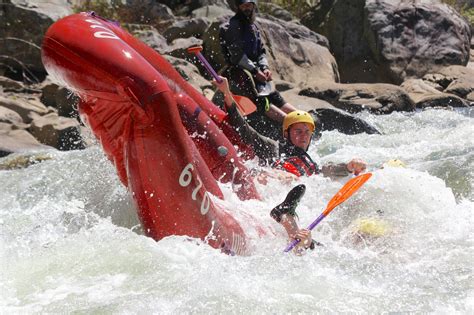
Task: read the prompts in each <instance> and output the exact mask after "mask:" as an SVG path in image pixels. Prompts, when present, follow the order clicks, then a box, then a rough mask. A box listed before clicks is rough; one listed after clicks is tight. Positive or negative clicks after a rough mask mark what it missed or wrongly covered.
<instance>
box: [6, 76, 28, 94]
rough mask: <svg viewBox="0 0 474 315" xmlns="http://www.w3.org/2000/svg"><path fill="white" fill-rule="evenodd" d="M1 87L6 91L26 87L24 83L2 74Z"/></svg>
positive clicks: (19, 89)
mask: <svg viewBox="0 0 474 315" xmlns="http://www.w3.org/2000/svg"><path fill="white" fill-rule="evenodd" d="M0 87H2V88H3V91H5V92H12V91H21V90H23V89H24V88H25V86H24V84H23V83H21V82H18V81H15V80H12V79H10V78H6V77H2V76H0Z"/></svg>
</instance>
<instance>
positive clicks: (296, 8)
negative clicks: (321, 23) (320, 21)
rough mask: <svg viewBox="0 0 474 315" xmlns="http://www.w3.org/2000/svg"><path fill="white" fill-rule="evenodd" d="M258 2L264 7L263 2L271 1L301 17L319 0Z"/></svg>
mask: <svg viewBox="0 0 474 315" xmlns="http://www.w3.org/2000/svg"><path fill="white" fill-rule="evenodd" d="M259 2H260V3H261V4H263V5H259V7H262V8H265V5H264V4H265V3H273V4H276V5H279V6H280V7H282V8H283V9H285V10H287V11H289V12H290V13H291V14H293V16H295V17H297V18H301V17H302V16H303V15H304V14H305V13H307V12H308V11H309V10H310V9H311V8H313V7H315V6H316V5H317V4H318V3H319V0H261V1H259ZM263 11H264V10H263Z"/></svg>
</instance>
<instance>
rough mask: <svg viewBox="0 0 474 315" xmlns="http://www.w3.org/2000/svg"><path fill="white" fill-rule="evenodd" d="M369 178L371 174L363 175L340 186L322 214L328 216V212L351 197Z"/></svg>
mask: <svg viewBox="0 0 474 315" xmlns="http://www.w3.org/2000/svg"><path fill="white" fill-rule="evenodd" d="M371 176H372V173H365V174H362V175H359V176H356V177H354V178H352V179H350V180H349V181H347V183H346V184H345V185H344V186H342V188H341V189H340V190H339V191H338V193H337V194H335V195H334V197H332V199H331V200H330V201H329V203H328V205H327V207H326V210H324V212H323V215H324V216H326V215H328V214H329V212H331V211H332V210H333V209H334V208H336V207H337V206H338V205H340V204H341V203H343V202H344V201H345V200H347V199H348V198H349V197H350V196H352V195H353V194H354V193H355V192H356V191H357V190H358V189H359V188H360V187H361V186H362V185H364V183H365V182H366V181H368V180H369V178H370V177H371Z"/></svg>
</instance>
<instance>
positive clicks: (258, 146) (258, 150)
mask: <svg viewBox="0 0 474 315" xmlns="http://www.w3.org/2000/svg"><path fill="white" fill-rule="evenodd" d="M221 79H222V83H217V81H213V84H215V85H216V86H217V88H218V89H219V90H220V91H221V92H222V93H223V94H224V104H225V107H226V110H227V113H228V114H229V122H230V124H231V125H232V127H234V129H235V130H236V131H237V132H238V133H239V135H240V137H241V138H242V140H243V141H244V142H245V143H247V144H249V145H251V146H252V148H253V150H254V152H255V154H256V155H257V156H258V157H259V158H261V159H264V160H271V159H273V158H275V157H278V155H279V147H278V142H276V141H275V140H273V139H270V138H267V137H265V136H263V135H261V134H259V133H258V132H257V131H256V130H255V129H253V128H252V127H251V126H250V125H249V124H248V123H247V121H245V119H244V118H243V117H242V115H241V114H240V113H239V111H238V110H237V106H236V104H235V100H234V98H233V97H232V94H231V93H230V90H229V82H228V81H227V78H224V77H221Z"/></svg>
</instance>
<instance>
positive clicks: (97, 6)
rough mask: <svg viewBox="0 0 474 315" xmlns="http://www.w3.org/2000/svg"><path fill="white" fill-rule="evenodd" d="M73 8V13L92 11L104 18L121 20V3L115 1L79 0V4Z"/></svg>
mask: <svg viewBox="0 0 474 315" xmlns="http://www.w3.org/2000/svg"><path fill="white" fill-rule="evenodd" d="M73 10H74V12H75V13H79V12H88V11H94V12H95V13H97V14H98V15H100V16H101V17H104V18H106V19H111V20H122V19H121V18H122V16H121V13H122V11H123V5H122V4H120V3H116V2H115V1H112V3H109V1H107V0H85V1H81V4H80V5H77V6H74V7H73Z"/></svg>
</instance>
